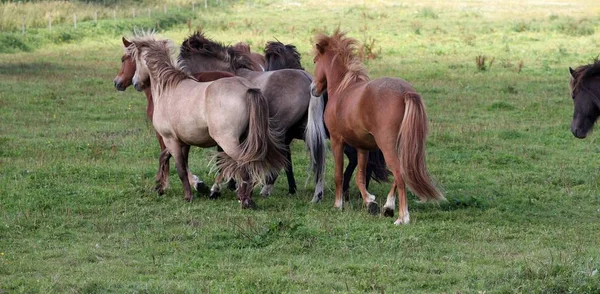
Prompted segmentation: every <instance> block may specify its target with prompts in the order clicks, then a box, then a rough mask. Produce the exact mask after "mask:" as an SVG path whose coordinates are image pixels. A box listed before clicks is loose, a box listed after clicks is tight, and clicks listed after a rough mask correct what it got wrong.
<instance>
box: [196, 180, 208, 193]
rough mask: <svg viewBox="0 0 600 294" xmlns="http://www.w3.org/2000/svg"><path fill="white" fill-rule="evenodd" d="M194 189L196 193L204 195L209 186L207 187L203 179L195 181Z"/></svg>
mask: <svg viewBox="0 0 600 294" xmlns="http://www.w3.org/2000/svg"><path fill="white" fill-rule="evenodd" d="M196 191H197V192H198V194H203V195H206V194H208V193H210V188H209V187H208V185H206V183H205V182H204V181H198V182H197V183H196Z"/></svg>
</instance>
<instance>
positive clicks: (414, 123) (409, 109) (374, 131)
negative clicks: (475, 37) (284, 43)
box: [311, 30, 444, 224]
mask: <svg viewBox="0 0 600 294" xmlns="http://www.w3.org/2000/svg"><path fill="white" fill-rule="evenodd" d="M356 44H357V41H356V40H355V39H352V38H348V37H346V36H345V34H344V33H341V32H340V31H339V30H336V31H335V32H334V33H333V35H331V36H327V35H318V36H317V38H316V45H315V58H314V62H315V76H314V82H313V84H312V95H313V97H318V96H319V95H321V94H322V93H323V92H324V91H325V90H326V89H327V92H328V93H329V101H328V103H327V107H326V108H325V113H324V114H323V115H324V119H325V124H326V125H327V128H329V133H330V141H331V149H332V152H333V156H334V161H335V204H334V207H337V208H342V203H343V200H342V199H343V198H342V181H343V175H342V172H343V163H344V155H343V149H344V143H346V144H349V145H351V146H353V147H355V148H356V149H357V152H358V174H357V176H356V185H357V186H358V189H359V190H360V193H361V195H362V198H363V203H364V204H365V206H366V207H367V209H368V210H369V212H371V213H378V212H379V205H378V204H377V202H375V196H373V195H371V194H370V193H369V192H368V191H367V189H366V188H365V178H366V177H365V168H366V164H367V157H368V156H369V155H368V154H369V153H368V150H374V149H376V148H380V149H381V151H382V152H383V156H384V157H385V162H386V163H387V165H388V167H389V168H390V170H391V171H392V174H393V175H394V183H393V184H392V189H391V191H390V193H389V194H388V199H387V201H386V204H385V206H384V208H385V210H384V214H385V215H390V212H389V211H391V215H393V210H394V208H395V204H394V202H395V191H394V190H396V189H397V193H398V196H399V197H398V202H399V208H398V210H399V212H398V219H397V220H396V221H395V222H394V224H406V223H408V222H409V220H410V217H409V213H408V203H407V197H406V191H405V185H408V187H409V188H410V189H411V190H412V191H413V193H414V194H415V195H417V196H419V197H420V198H421V199H422V200H440V199H444V196H443V195H442V193H441V192H440V191H439V190H438V189H437V188H436V187H435V185H434V184H433V182H432V180H431V178H430V176H429V173H428V172H427V168H426V165H425V139H426V137H427V115H426V113H425V106H424V105H423V101H422V99H421V96H420V95H419V94H417V92H415V90H414V89H413V87H412V86H411V85H410V84H409V83H407V82H406V81H404V80H402V79H398V78H379V79H375V80H370V79H369V77H368V75H367V73H366V69H365V68H364V66H363V65H362V63H361V62H360V61H359V60H358V58H357V57H356V55H355V48H356ZM321 100H322V99H314V98H313V99H311V104H315V103H316V104H321V105H322V104H323V102H322V101H321ZM311 110H314V111H317V110H318V107H316V108H311ZM320 113H322V110H321V112H320ZM313 119H322V118H317V116H314V117H313Z"/></svg>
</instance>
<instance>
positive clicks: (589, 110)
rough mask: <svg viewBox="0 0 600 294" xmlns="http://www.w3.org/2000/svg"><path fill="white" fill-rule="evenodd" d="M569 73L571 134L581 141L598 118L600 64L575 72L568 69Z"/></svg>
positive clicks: (584, 67)
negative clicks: (572, 105) (571, 101)
mask: <svg viewBox="0 0 600 294" xmlns="http://www.w3.org/2000/svg"><path fill="white" fill-rule="evenodd" d="M569 71H570V73H571V80H570V82H569V88H570V90H571V98H573V103H574V111H573V121H572V122H571V132H572V133H573V135H574V136H575V137H577V138H580V139H583V138H585V137H586V136H587V135H588V133H589V132H590V131H591V130H592V128H593V126H594V124H595V123H596V120H598V117H599V116H600V96H599V95H600V62H599V61H596V62H595V63H594V64H589V65H584V66H581V67H578V68H577V69H575V70H573V69H572V68H569Z"/></svg>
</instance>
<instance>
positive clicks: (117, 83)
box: [113, 79, 129, 91]
mask: <svg viewBox="0 0 600 294" xmlns="http://www.w3.org/2000/svg"><path fill="white" fill-rule="evenodd" d="M113 82H114V84H115V89H117V90H118V91H125V89H127V87H128V86H129V85H128V84H126V83H123V82H122V81H120V80H117V79H115V80H114V81H113Z"/></svg>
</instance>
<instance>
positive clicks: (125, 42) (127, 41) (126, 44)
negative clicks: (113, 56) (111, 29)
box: [123, 37, 131, 48]
mask: <svg viewBox="0 0 600 294" xmlns="http://www.w3.org/2000/svg"><path fill="white" fill-rule="evenodd" d="M129 45H131V42H129V40H127V39H125V37H123V46H125V47H126V48H127V47H129Z"/></svg>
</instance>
